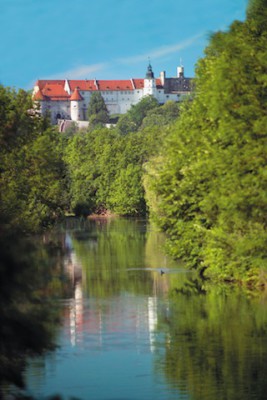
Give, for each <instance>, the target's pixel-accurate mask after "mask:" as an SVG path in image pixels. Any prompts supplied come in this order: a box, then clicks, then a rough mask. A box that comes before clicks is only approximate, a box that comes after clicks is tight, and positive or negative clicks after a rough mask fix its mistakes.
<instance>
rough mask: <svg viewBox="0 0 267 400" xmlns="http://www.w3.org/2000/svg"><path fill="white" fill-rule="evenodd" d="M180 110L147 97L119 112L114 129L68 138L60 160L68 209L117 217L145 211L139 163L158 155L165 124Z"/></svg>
mask: <svg viewBox="0 0 267 400" xmlns="http://www.w3.org/2000/svg"><path fill="white" fill-rule="evenodd" d="M178 113H179V106H178V105H177V104H175V103H172V102H169V103H166V104H165V105H164V106H160V105H159V104H158V103H157V101H156V100H155V99H154V98H152V97H147V98H145V99H143V100H142V101H140V103H139V104H138V105H136V106H133V107H132V108H131V109H130V110H129V112H128V113H126V114H125V115H123V116H121V118H120V120H119V123H118V125H117V126H116V128H114V129H107V128H105V127H99V126H98V127H95V128H94V129H92V128H91V129H89V130H88V131H77V132H76V133H75V135H73V136H72V137H68V138H67V144H66V147H65V150H64V161H65V163H66V165H67V170H68V176H69V182H70V209H71V211H74V212H75V213H76V214H78V215H88V214H89V213H91V212H95V211H96V212H103V210H110V211H111V212H113V213H116V214H119V215H131V216H134V215H141V214H145V213H146V212H147V207H146V202H145V198H144V188H143V183H142V177H143V165H144V163H145V162H147V161H148V159H149V158H150V157H151V156H152V155H155V154H157V152H158V151H159V148H160V146H161V144H162V141H163V138H164V137H165V136H166V135H167V134H168V129H167V127H168V126H169V125H170V124H171V123H172V122H173V121H174V120H175V119H177V117H178ZM157 115H160V116H161V121H162V122H161V124H160V123H157V121H158V119H156V116H157ZM123 121H124V122H123ZM125 121H127V124H128V125H127V126H128V127H129V126H132V127H133V128H132V131H131V132H130V131H129V130H128V128H127V129H126V128H125V126H126V125H125Z"/></svg>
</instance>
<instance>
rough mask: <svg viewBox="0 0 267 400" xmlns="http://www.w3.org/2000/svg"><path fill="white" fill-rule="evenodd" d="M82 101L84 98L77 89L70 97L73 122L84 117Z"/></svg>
mask: <svg viewBox="0 0 267 400" xmlns="http://www.w3.org/2000/svg"><path fill="white" fill-rule="evenodd" d="M82 100H83V97H82V96H81V94H80V92H79V89H78V88H77V87H76V88H75V89H74V92H73V93H72V95H71V96H70V117H71V119H72V121H79V120H80V118H81V116H82V105H81V101H82Z"/></svg>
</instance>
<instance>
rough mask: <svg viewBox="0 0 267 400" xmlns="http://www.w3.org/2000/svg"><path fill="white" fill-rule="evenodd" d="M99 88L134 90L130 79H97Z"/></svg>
mask: <svg viewBox="0 0 267 400" xmlns="http://www.w3.org/2000/svg"><path fill="white" fill-rule="evenodd" d="M97 85H98V90H101V91H103V90H115V91H116V90H133V85H132V82H131V80H130V79H128V80H109V81H104V80H99V81H97Z"/></svg>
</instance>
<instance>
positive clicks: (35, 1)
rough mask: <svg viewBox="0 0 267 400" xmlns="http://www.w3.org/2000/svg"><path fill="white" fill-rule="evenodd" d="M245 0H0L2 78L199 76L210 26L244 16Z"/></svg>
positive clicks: (16, 81) (5, 81)
mask: <svg viewBox="0 0 267 400" xmlns="http://www.w3.org/2000/svg"><path fill="white" fill-rule="evenodd" d="M246 7H247V0H186V1H185V0H0V38H1V40H0V55H1V56H0V83H1V84H2V85H5V86H11V87H15V88H23V89H26V90H29V89H31V88H32V87H33V85H34V83H35V81H36V80H37V79H94V78H96V79H130V78H143V77H144V76H145V73H146V69H147V65H148V62H149V60H150V62H151V65H152V67H153V71H154V73H155V76H156V77H158V76H159V74H160V72H161V71H166V76H167V77H171V76H176V68H177V66H179V65H180V64H182V65H183V66H184V70H185V76H187V77H193V76H194V70H195V65H196V63H197V61H198V59H199V58H201V57H202V56H203V51H204V49H205V47H206V46H207V44H208V41H209V37H210V35H211V33H212V32H216V31H218V30H227V28H228V27H229V25H230V24H231V23H232V22H233V21H234V20H236V19H237V20H244V19H245V13H246Z"/></svg>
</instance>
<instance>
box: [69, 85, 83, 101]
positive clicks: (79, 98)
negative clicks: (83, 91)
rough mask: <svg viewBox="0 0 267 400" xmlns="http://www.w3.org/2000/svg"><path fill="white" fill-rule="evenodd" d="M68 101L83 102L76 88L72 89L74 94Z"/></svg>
mask: <svg viewBox="0 0 267 400" xmlns="http://www.w3.org/2000/svg"><path fill="white" fill-rule="evenodd" d="M70 100H76V101H80V100H83V97H82V96H81V95H80V92H79V89H78V88H75V89H74V92H73V93H72V95H71V96H70Z"/></svg>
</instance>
